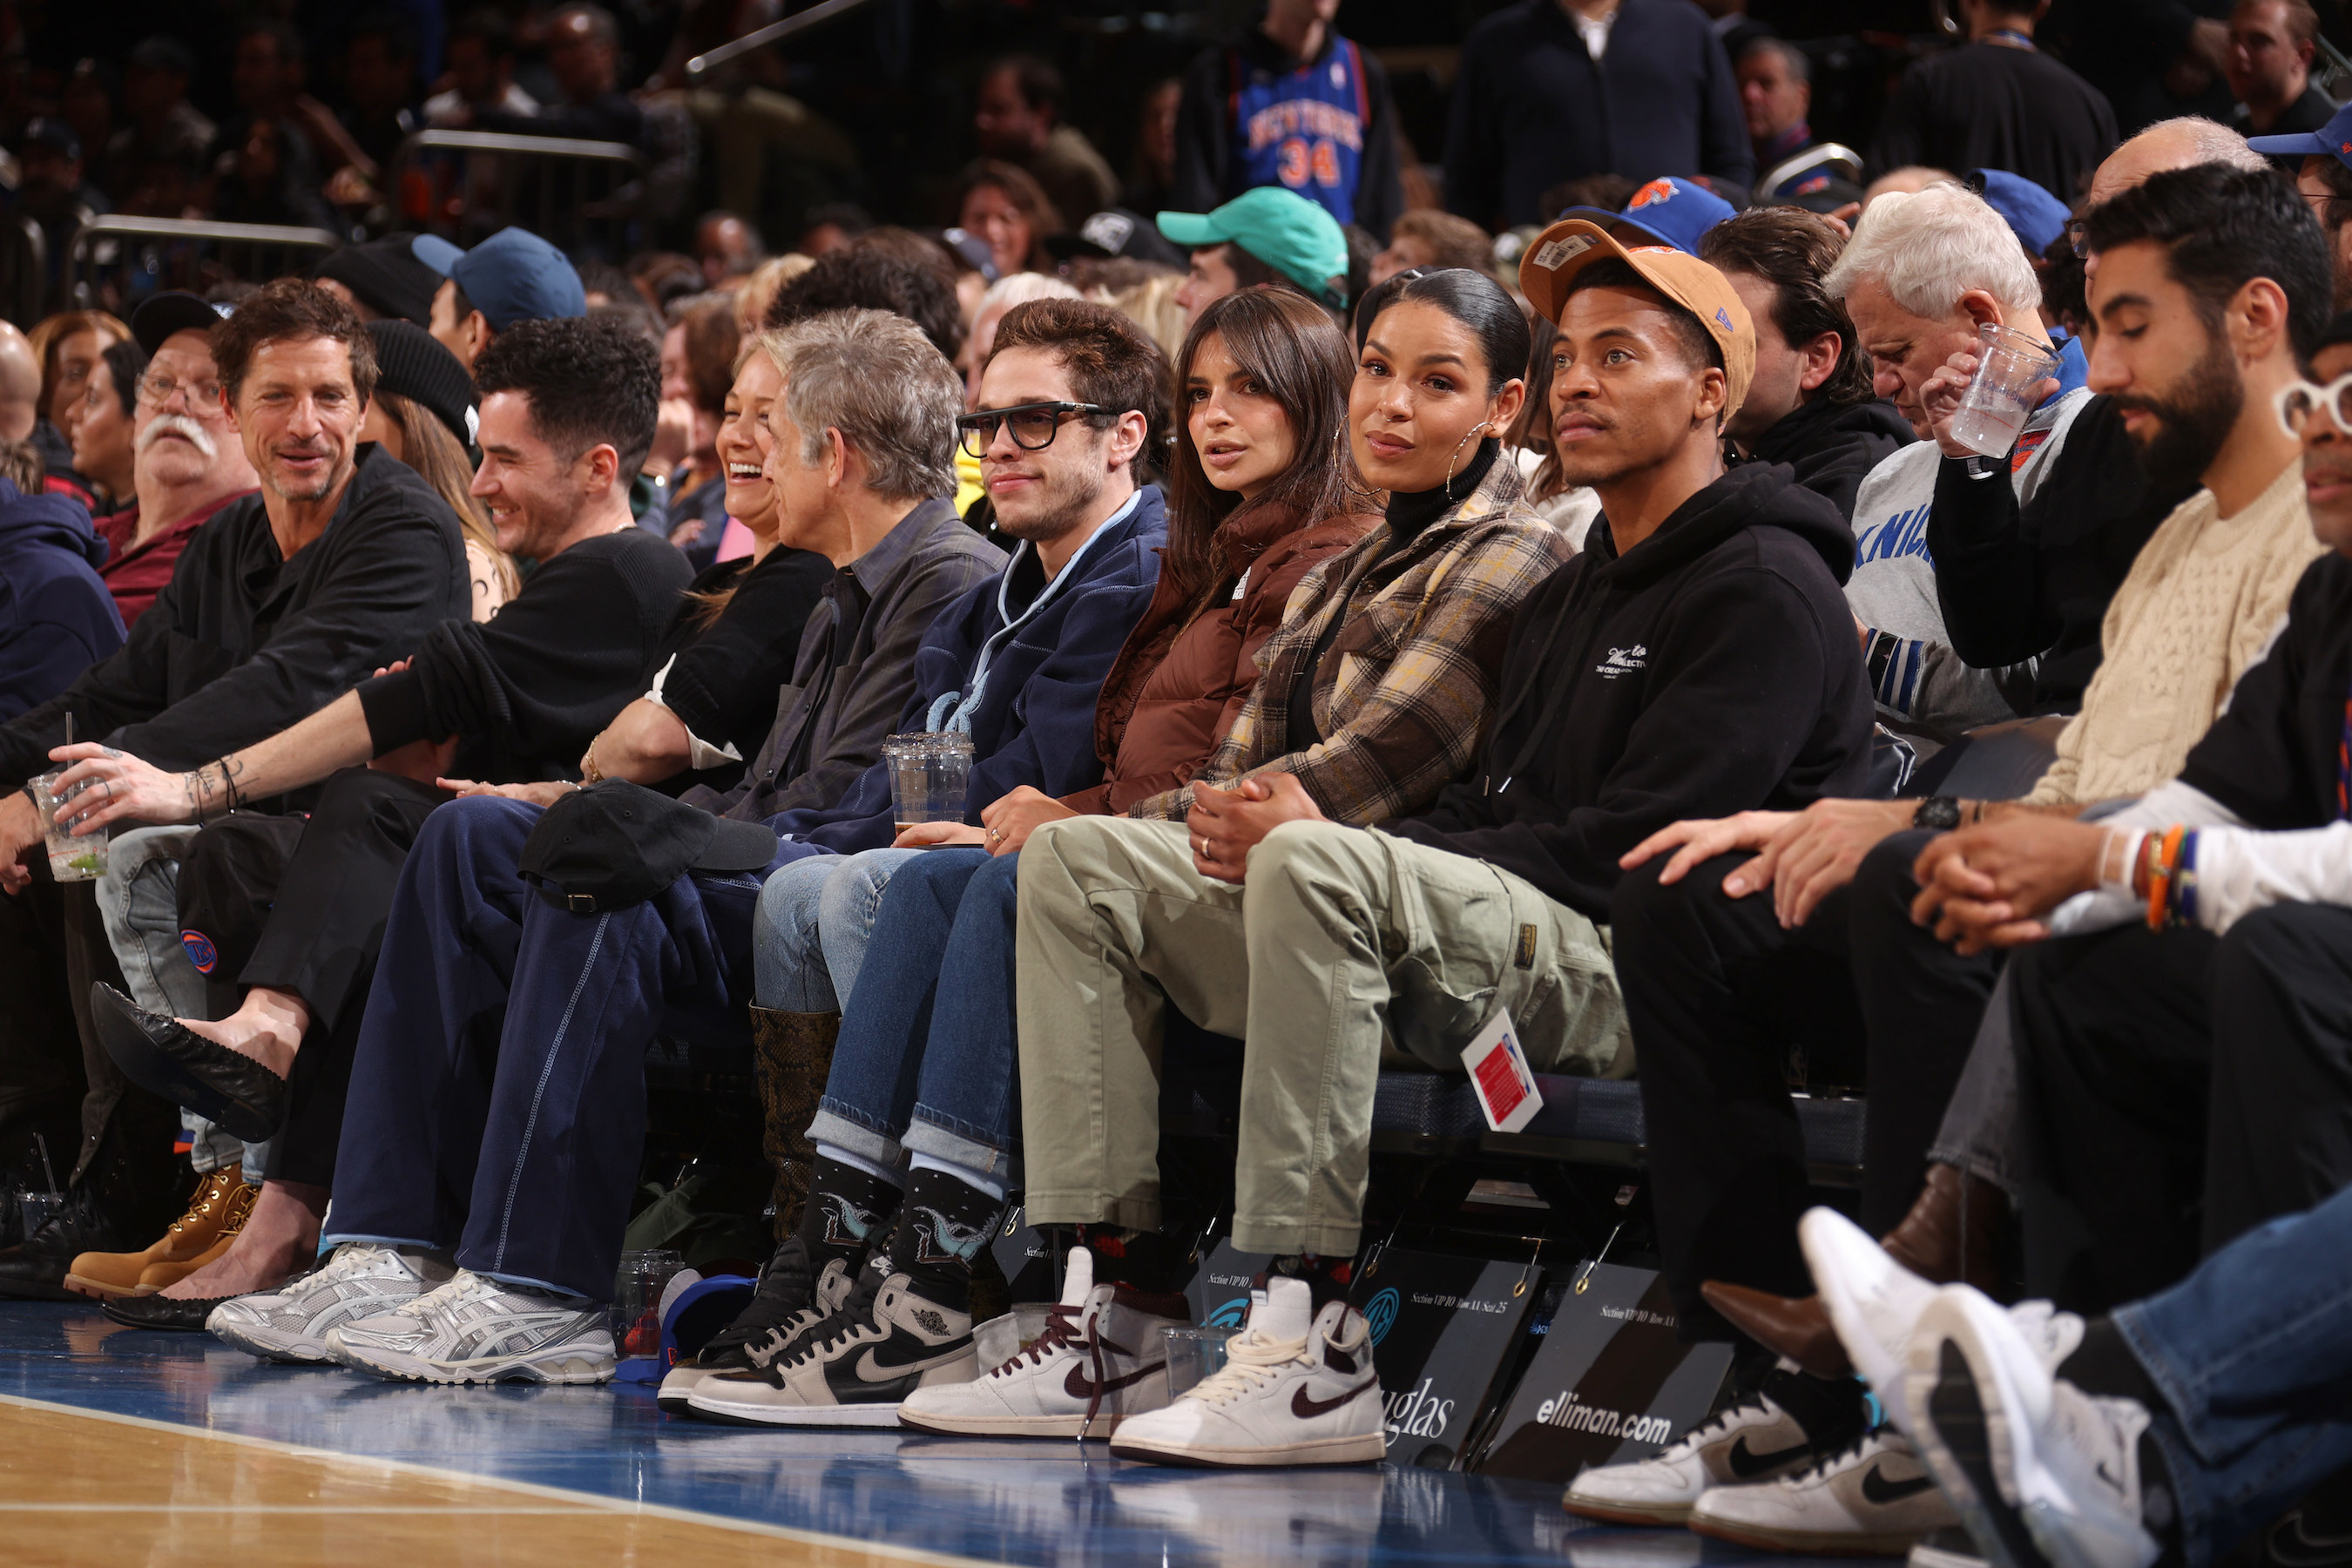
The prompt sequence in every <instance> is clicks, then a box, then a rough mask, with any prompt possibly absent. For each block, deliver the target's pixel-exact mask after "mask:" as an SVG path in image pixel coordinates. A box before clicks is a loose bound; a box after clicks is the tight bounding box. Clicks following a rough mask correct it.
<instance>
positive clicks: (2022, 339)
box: [1951, 321, 2058, 458]
mask: <svg viewBox="0 0 2352 1568" xmlns="http://www.w3.org/2000/svg"><path fill="white" fill-rule="evenodd" d="M1977 336H1979V338H1981V339H1983V340H1984V346H1983V347H1982V348H1981V349H1979V350H1978V351H1977V373H1976V374H1975V375H1973V376H1970V377H1969V389H1968V391H1967V392H1965V393H1963V394H1961V395H1960V406H1959V409H1958V412H1956V413H1955V414H1954V415H1953V416H1952V425H1951V436H1952V439H1953V440H1955V441H1958V443H1959V444H1960V445H1961V446H1963V447H1967V448H1968V449H1969V451H1971V452H1977V453H1980V454H1982V455H1983V456H1985V457H1988V458H2006V457H2008V456H2009V451H2010V448H2011V447H2014V446H2016V445H2017V436H2018V432H2019V431H2021V430H2022V429H2024V428H2025V422H2026V420H2027V419H2029V418H2030V417H2032V414H2033V389H2034V388H2035V387H2036V386H2038V385H2040V384H2042V382H2044V381H2047V380H2048V379H2050V377H2052V376H2053V375H2055V374H2058V356H2057V355H2056V354H2054V353H2051V352H2050V351H2049V350H2048V349H2046V348H2044V347H2042V345H2041V344H2040V343H2037V342H2034V341H2033V340H2032V338H2029V337H2027V336H2026V335H2025V334H2024V333H2023V332H2021V331H2018V330H2017V329H2016V328H2014V327H2002V326H1996V325H1994V324H1993V323H1992V322H1990V321H1987V322H1986V323H1985V324H1984V325H1982V326H1980V327H1979V328H1978V329H1977Z"/></svg>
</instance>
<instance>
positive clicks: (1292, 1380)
mask: <svg viewBox="0 0 2352 1568" xmlns="http://www.w3.org/2000/svg"><path fill="white" fill-rule="evenodd" d="M1314 1304H1315V1300H1314V1293H1313V1291H1312V1290H1311V1289H1309V1288H1308V1286H1307V1281H1306V1280H1304V1279H1288V1278H1286V1277H1281V1276H1277V1277H1276V1278H1274V1279H1269V1280H1267V1281H1266V1286H1265V1295H1264V1296H1262V1297H1259V1298H1258V1299H1256V1300H1254V1301H1253V1302H1252V1303H1251V1305H1250V1315H1249V1326H1248V1327H1247V1328H1245V1329H1244V1330H1243V1331H1241V1332H1240V1333H1239V1334H1236V1335H1235V1336H1234V1338H1232V1339H1231V1340H1228V1341H1227V1342H1225V1358H1226V1359H1225V1365H1224V1368H1223V1370H1222V1371H1220V1372H1218V1373H1215V1374H1214V1375H1213V1376H1210V1377H1207V1378H1204V1379H1202V1381H1201V1382H1200V1383H1198V1384H1194V1385H1193V1386H1192V1387H1191V1388H1188V1389H1186V1390H1185V1391H1184V1392H1183V1393H1182V1394H1179V1395H1178V1396H1177V1397H1176V1400H1175V1402H1174V1403H1173V1404H1171V1405H1168V1406H1167V1407H1166V1408H1165V1409H1161V1410H1154V1411H1150V1412H1149V1413H1147V1414H1145V1415H1131V1416H1129V1418H1128V1419H1127V1420H1126V1421H1124V1422H1123V1423H1121V1424H1120V1426H1119V1428H1118V1432H1116V1433H1115V1434H1113V1435H1112V1437H1111V1440H1110V1451H1111V1453H1112V1454H1113V1455H1114V1456H1115V1457H1117V1458H1122V1459H1149V1460H1151V1461H1152V1462H1154V1463H1155V1464H1162V1465H1211V1466H1215V1465H1358V1464H1364V1463H1368V1462H1370V1461H1371V1460H1375V1459H1379V1458H1382V1457H1383V1456H1384V1455H1386V1454H1387V1452H1388V1443H1387V1440H1386V1438H1385V1436H1383V1434H1382V1431H1381V1380H1380V1378H1379V1376H1378V1375H1377V1374H1376V1373H1374V1372H1373V1371H1372V1339H1371V1331H1370V1326H1369V1325H1368V1324H1366V1323H1365V1321H1364V1315H1363V1314H1362V1313H1361V1312H1359V1311H1357V1310H1355V1309H1354V1308H1353V1307H1350V1306H1349V1305H1348V1304H1347V1303H1346V1302H1345V1301H1330V1302H1327V1303H1325V1305H1324V1308H1323V1310H1321V1311H1320V1312H1318V1311H1315V1310H1314Z"/></svg>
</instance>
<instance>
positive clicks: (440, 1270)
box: [205, 1241, 457, 1366]
mask: <svg viewBox="0 0 2352 1568" xmlns="http://www.w3.org/2000/svg"><path fill="white" fill-rule="evenodd" d="M456 1272H457V1265H456V1264H454V1263H452V1262H450V1261H449V1259H448V1257H447V1255H446V1254H444V1253H440V1252H426V1251H423V1250H421V1249H419V1248H416V1247H378V1246H376V1245H375V1244H374V1243H373V1242H366V1241H347V1242H345V1243H343V1245H342V1246H341V1247H337V1248H335V1256H334V1257H333V1258H330V1259H328V1261H327V1263H326V1264H325V1266H324V1267H322V1268H316V1269H313V1270H311V1271H310V1273H308V1274H305V1275H303V1276H302V1277H301V1278H300V1279H293V1280H289V1281H288V1282H287V1283H286V1284H285V1285H283V1286H280V1287H279V1288H278V1289H276V1290H273V1291H266V1292H263V1293H262V1294H259V1295H255V1296H239V1297H238V1298H236V1300H233V1301H223V1302H222V1303H221V1304H220V1305H219V1306H217V1307H215V1308H214V1309H213V1310H212V1316H210V1317H209V1318H206V1319H205V1328H207V1329H209V1330H211V1331H213V1333H214V1334H215V1336H216V1337H218V1338H219V1339H222V1340H224V1341H226V1342H228V1343H229V1344H232V1345H235V1346H236V1348H237V1349H238V1350H241V1351H243V1352H246V1354H247V1355H254V1356H259V1357H260V1358H261V1359H262V1360H264V1361H287V1362H298V1363H305V1364H312V1365H320V1366H326V1365H331V1364H333V1363H334V1359H335V1358H334V1356H333V1354H332V1353H331V1352H329V1350H328V1349H327V1333H328V1331H330V1330H331V1329H336V1328H340V1327H341V1325H343V1324H345V1323H353V1322H357V1321H360V1320H361V1319H362V1318H376V1317H382V1316H383V1315H384V1314H385V1313H387V1312H396V1311H398V1310H400V1309H401V1308H402V1307H403V1306H404V1305H405V1304H406V1303H407V1302H410V1301H413V1300H415V1299H416V1298H417V1297H419V1296H422V1295H424V1294H425V1292H426V1291H427V1290H430V1289H434V1288H435V1287H436V1286H439V1285H443V1284H446V1282H447V1281H448V1279H449V1277H450V1276H451V1275H453V1274H455V1273H456Z"/></svg>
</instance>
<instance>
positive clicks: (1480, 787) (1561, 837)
mask: <svg viewBox="0 0 2352 1568" xmlns="http://www.w3.org/2000/svg"><path fill="white" fill-rule="evenodd" d="M1606 521H1607V520H1606V518H1605V517H1604V518H1602V519H1601V520H1600V521H1598V522H1596V523H1595V525H1594V527H1593V530H1592V532H1591V536H1590V539H1589V541H1588V542H1587V545H1586V548H1585V552H1584V553H1583V554H1581V555H1579V556H1578V557H1577V558H1576V559H1575V560H1573V561H1571V562H1570V563H1568V564H1567V565H1565V566H1563V567H1561V568H1560V569H1559V571H1558V572H1556V573H1554V574H1552V576H1551V577H1550V579H1549V581H1547V582H1546V583H1545V584H1543V586H1542V587H1540V588H1538V589H1537V590H1536V591H1535V592H1534V593H1533V594H1532V595H1529V596H1528V599H1527V602H1526V603H1524V604H1523V605H1520V606H1519V612H1518V616H1517V619H1516V620H1515V621H1514V622H1513V624H1512V626H1511V640H1510V645H1509V652H1508V653H1507V656H1506V657H1505V659H1504V664H1503V683H1502V694H1501V705H1500V708H1499V710H1498V717H1497V718H1496V721H1495V729H1494V733H1493V737H1492V738H1491V739H1490V740H1489V741H1488V742H1487V745H1486V767H1485V772H1484V773H1483V775H1482V776H1480V777H1479V778H1476V779H1474V780H1472V781H1471V782H1469V783H1466V784H1453V785H1450V786H1449V787H1448V788H1447V789H1446V791H1445V793H1444V795H1440V796H1438V798H1437V800H1436V801H1435V803H1434V804H1433V805H1431V806H1430V808H1429V809H1428V810H1427V811H1425V812H1423V813H1421V814H1420V815H1418V816H1410V817H1402V818H1399V819H1398V820H1396V821H1393V822H1390V823H1386V824H1383V825H1382V826H1385V827H1386V828H1387V830H1388V831H1390V832H1391V833H1395V834H1398V835H1400V836H1401V837H1407V838H1411V839H1413V840H1414V841H1416V842H1418V843H1422V844H1426V845H1428V846H1430V847H1432V848H1435V849H1447V850H1451V851H1453V852H1454V853H1455V854H1458V855H1470V856H1475V857H1476V858H1479V859H1482V860H1486V861H1488V862H1490V863H1492V864H1494V865H1496V866H1499V867H1501V868H1503V869H1505V870H1507V871H1510V872H1513V873H1515V874H1516V875H1517V876H1520V877H1524V878H1525V879H1527V880H1528V881H1529V882H1531V883H1533V884H1534V885H1535V886H1536V888H1537V889H1538V890H1540V891H1541V892H1542V893H1543V894H1544V895H1545V897H1547V898H1549V899H1551V900H1555V901H1557V902H1559V903H1562V904H1566V905H1567V906H1568V907H1569V908H1570V909H1572V910H1577V911H1578V912H1579V913H1580V914H1582V915H1584V916H1585V917H1586V918H1588V919H1590V920H1592V921H1601V922H1605V921H1607V920H1608V919H1609V899H1610V894H1611V893H1612V891H1613V890H1614V889H1615V888H1616V885H1617V879H1618V876H1619V872H1618V868H1617V858H1618V857H1619V856H1621V855H1622V854H1624V853H1625V852H1626V851H1627V850H1629V849H1631V848H1633V846H1634V845H1636V844H1639V843H1640V842H1641V841H1642V840H1643V839H1644V838H1646V837H1649V836H1650V835H1651V834H1653V833H1654V832H1656V831H1657V830H1658V829H1659V828H1661V827H1664V826H1666V825H1667V824H1669V823H1673V822H1679V821H1681V820H1683V819H1684V818H1685V817H1715V816H1729V815H1731V814H1732V813H1734V812H1738V811H1748V810H1753V809H1758V808H1766V809H1776V810H1793V809H1796V808H1798V807H1801V806H1803V805H1807V804H1809V803H1811V802H1812V801H1814V800H1818V799H1820V798H1822V796H1825V795H1858V794H1861V793H1862V792H1863V790H1864V787H1865V786H1866V785H1867V784H1868V782H1869V776H1870V730H1871V702H1870V693H1869V690H1868V689H1867V688H1866V687H1865V686H1864V681H1863V668H1862V648H1861V645H1860V642H1859V640H1858V639H1857V638H1856V637H1855V635H1854V629H1853V612H1852V611H1851V610H1849V609H1847V608H1846V603H1845V595H1843V593H1841V592H1840V591H1839V585H1840V584H1842V583H1843V582H1844V581H1845V578H1846V574H1847V573H1848V572H1850V571H1851V570H1852V569H1853V530H1852V529H1850V528H1849V527H1847V525H1846V522H1845V520H1844V519H1843V518H1841V517H1839V516H1838V514H1837V510H1836V509H1835V508H1834V507H1832V505H1831V504H1830V503H1829V502H1828V501H1826V500H1823V499H1822V497H1820V496H1818V495H1816V494H1814V493H1813V492H1812V491H1811V490H1809V489H1804V488H1802V487H1801V486H1800V485H1799V484H1798V483H1797V482H1796V480H1795V479H1794V478H1793V477H1792V476H1791V475H1790V471H1789V469H1788V468H1786V467H1783V466H1781V465H1779V464H1772V465H1765V464H1749V465H1748V466H1746V467H1743V468H1735V469H1733V470H1732V471H1730V472H1729V473H1727V474H1726V475H1724V476H1723V477H1722V478H1721V479H1717V480H1716V481H1715V483H1713V484H1711V485H1709V486H1707V487H1706V489H1703V490H1701V491H1699V492H1698V493H1697V494H1696V495H1695V496H1693V497H1691V498H1690V500H1686V501H1685V502H1684V503H1683V504H1682V505H1681V506H1679V507H1677V508H1675V511H1674V513H1673V514H1672V515H1671V516H1669V517H1668V518H1667V519H1666V521H1664V523H1663V524H1661V525H1660V526H1659V528H1658V531H1656V532H1655V533H1654V534H1652V535H1651V536H1650V537H1649V538H1648V539H1645V540H1643V542H1641V543H1640V544H1638V545H1636V546H1635V547H1634V548H1633V551H1632V552H1629V553H1627V554H1626V555H1625V556H1623V557H1622V558H1620V557H1619V556H1618V554H1617V552H1616V548H1615V545H1614V542H1612V539H1611V536H1610V533H1609V530H1608V529H1607V528H1606V527H1605V526H1602V525H1603V524H1605V522H1606Z"/></svg>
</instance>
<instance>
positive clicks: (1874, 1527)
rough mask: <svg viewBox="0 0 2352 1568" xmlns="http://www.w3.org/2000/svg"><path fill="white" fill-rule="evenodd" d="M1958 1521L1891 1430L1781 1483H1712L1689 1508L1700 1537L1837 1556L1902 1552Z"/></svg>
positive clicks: (1905, 1443)
mask: <svg viewBox="0 0 2352 1568" xmlns="http://www.w3.org/2000/svg"><path fill="white" fill-rule="evenodd" d="M1959 1522H1960V1516H1959V1515H1958V1514H1957V1513H1955V1512H1953V1511H1952V1505H1951V1504H1950V1503H1948V1502H1946V1501H1945V1500H1944V1496H1943V1494H1942V1493H1941V1492H1939V1491H1937V1489H1936V1478H1935V1477H1933V1476H1931V1475H1929V1474H1928V1473H1927V1465H1926V1464H1925V1463H1924V1462H1922V1461H1921V1459H1920V1458H1919V1456H1918V1454H1917V1453H1916V1452H1915V1451H1914V1450H1913V1448H1912V1447H1911V1444H1910V1441H1909V1439H1907V1438H1906V1437H1905V1436H1903V1435H1902V1434H1901V1433H1899V1432H1895V1431H1893V1430H1890V1429H1881V1430H1879V1431H1877V1432H1874V1433H1872V1434H1871V1435H1870V1436H1867V1437H1864V1439H1863V1440H1862V1441H1861V1442H1859V1443H1857V1444H1855V1445H1854V1446H1853V1447H1851V1448H1848V1449H1846V1450H1845V1451H1844V1452H1843V1453H1842V1454H1838V1455H1835V1456H1833V1457H1832V1458H1827V1459H1823V1460H1822V1462H1821V1463H1820V1464H1817V1465H1815V1466H1814V1467H1813V1468H1811V1469H1809V1470H1801V1471H1799V1472H1798V1473H1797V1474H1795V1475H1793V1476H1784V1477H1783V1478H1781V1479H1780V1480H1777V1481H1759V1482H1758V1483H1756V1484H1755V1485H1753V1486H1744V1487H1710V1488H1708V1489H1706V1491H1705V1492H1702V1493H1701V1494H1699V1500H1698V1501H1697V1502H1696V1503H1695V1504H1693V1505H1692V1507H1691V1512H1690V1527H1691V1528H1692V1529H1693V1530H1695V1531H1698V1533H1699V1534H1701V1535H1712V1536H1714V1537H1715V1538H1716V1539H1717V1540H1719V1541H1731V1542H1738V1543H1739V1544H1740V1545H1742V1546H1755V1547H1760V1548H1762V1549H1763V1550H1764V1551H1767V1552H1819V1553H1826V1554H1829V1555H1832V1556H1849V1555H1852V1556H1865V1557H1880V1556H1895V1555H1896V1554H1898V1553H1902V1552H1908V1551H1910V1550H1911V1548H1913V1547H1914V1546H1916V1545H1917V1544H1919V1543H1920V1542H1923V1541H1925V1540H1927V1537H1928V1536H1929V1535H1931V1534H1932V1533H1934V1532H1935V1531H1938V1530H1948V1529H1955V1528H1957V1527H1958V1524H1959Z"/></svg>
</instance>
